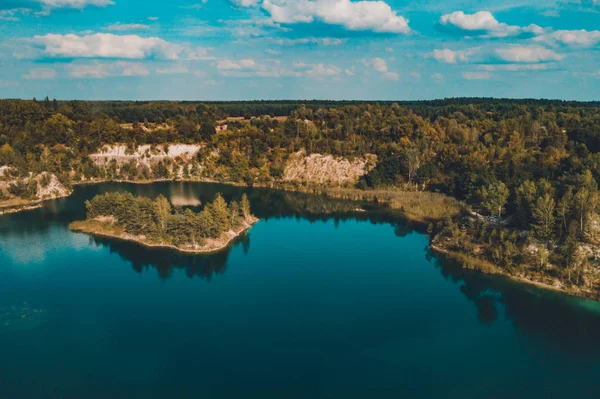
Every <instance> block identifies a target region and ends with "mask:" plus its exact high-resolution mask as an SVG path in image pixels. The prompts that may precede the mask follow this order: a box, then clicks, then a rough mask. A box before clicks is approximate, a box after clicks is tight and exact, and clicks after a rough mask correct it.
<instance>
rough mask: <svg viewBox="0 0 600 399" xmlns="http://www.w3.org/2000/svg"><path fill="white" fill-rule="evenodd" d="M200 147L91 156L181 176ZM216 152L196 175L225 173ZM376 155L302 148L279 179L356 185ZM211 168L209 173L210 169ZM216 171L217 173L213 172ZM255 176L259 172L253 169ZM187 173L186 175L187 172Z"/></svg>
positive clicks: (110, 149)
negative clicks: (163, 168)
mask: <svg viewBox="0 0 600 399" xmlns="http://www.w3.org/2000/svg"><path fill="white" fill-rule="evenodd" d="M201 149H202V147H201V146H200V145H192V144H170V145H168V146H167V149H166V150H165V147H163V146H160V145H159V146H155V147H151V146H149V145H143V146H139V147H138V148H137V150H135V151H131V150H128V149H127V147H126V146H125V145H113V146H104V147H103V149H102V150H101V151H100V152H98V153H95V154H92V155H90V158H91V159H92V160H93V161H94V162H95V163H96V165H98V166H100V167H107V166H109V165H110V164H111V163H113V164H114V163H116V164H117V166H118V167H121V166H123V165H125V164H130V163H133V164H134V165H135V166H136V167H137V168H140V167H141V168H144V167H146V168H148V169H149V170H150V171H153V170H154V169H155V167H156V165H157V164H158V163H159V162H160V161H167V160H169V161H175V160H177V162H176V163H172V162H168V164H169V166H168V168H169V170H170V173H171V177H173V178H182V177H184V170H185V168H187V171H188V172H189V171H191V170H192V168H191V164H192V161H193V160H194V159H195V158H196V156H197V154H198V152H199V151H200V150H201ZM217 159H218V154H217V153H213V155H212V156H210V157H208V158H207V159H204V160H203V162H199V163H198V164H197V169H196V170H197V173H199V175H196V176H197V177H201V178H207V179H212V178H213V174H220V175H221V176H225V177H226V176H227V175H228V174H229V170H228V168H225V167H222V166H220V167H219V166H217V165H216V162H217ZM376 163H377V157H376V156H375V155H369V156H367V157H363V158H352V159H348V158H343V157H335V156H332V155H321V154H311V155H307V154H306V152H304V151H299V152H296V153H294V154H292V155H291V156H290V157H289V159H288V160H287V162H286V163H285V165H284V173H283V176H281V177H280V181H283V182H287V183H301V184H327V185H332V186H344V185H348V184H355V183H356V182H357V181H358V180H359V179H360V177H362V176H363V175H365V174H366V173H368V172H369V171H370V170H371V169H373V168H374V167H375V165H376ZM211 171H212V172H211ZM216 171H218V172H216ZM253 173H254V174H255V175H256V174H257V173H258V171H253ZM186 176H187V175H186ZM226 180H227V179H226Z"/></svg>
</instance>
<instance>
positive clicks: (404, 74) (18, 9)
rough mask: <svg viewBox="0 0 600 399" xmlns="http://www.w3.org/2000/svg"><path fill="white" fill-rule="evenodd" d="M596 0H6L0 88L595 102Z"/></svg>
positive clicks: (112, 94) (150, 95) (160, 95)
mask: <svg viewBox="0 0 600 399" xmlns="http://www.w3.org/2000/svg"><path fill="white" fill-rule="evenodd" d="M598 29H600V0H560V1H554V0H538V1H521V0H498V1H489V0H484V1H478V2H474V1H464V0H445V1H444V0H435V1H434V0H420V1H419V0H404V1H401V0H385V1H354V0H171V1H167V2H165V1H163V0H0V97H1V98H32V97H37V98H42V97H44V96H46V95H47V96H49V97H51V98H58V99H133V100H152V99H167V100H243V99H313V98H318V99H367V100H370V99H381V100H409V99H432V98H443V97H464V96H482V97H516V98H523V97H527V98H560V99H574V100H598V99H600V98H599V96H598V93H600V30H598Z"/></svg>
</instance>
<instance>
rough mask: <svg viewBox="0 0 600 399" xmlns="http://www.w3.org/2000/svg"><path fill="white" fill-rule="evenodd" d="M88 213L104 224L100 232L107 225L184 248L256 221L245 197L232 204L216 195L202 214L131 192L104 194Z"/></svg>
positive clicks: (88, 205) (89, 204)
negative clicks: (136, 195) (135, 195)
mask: <svg viewBox="0 0 600 399" xmlns="http://www.w3.org/2000/svg"><path fill="white" fill-rule="evenodd" d="M86 210H87V220H88V221H100V222H101V223H100V224H99V226H103V227H102V228H101V229H100V230H99V231H98V232H99V233H103V232H106V228H105V227H104V226H106V224H108V225H112V226H111V228H115V227H116V228H117V229H122V230H123V232H124V233H126V234H128V235H131V236H134V237H144V239H143V241H144V242H146V243H160V244H168V245H173V246H176V247H181V248H185V247H188V246H191V247H202V246H203V245H205V241H206V240H207V239H211V238H212V239H219V238H221V237H222V235H223V234H224V233H226V232H228V231H230V230H238V229H239V228H240V227H243V224H244V223H247V222H249V221H252V220H253V218H254V217H253V216H252V213H251V210H250V202H249V201H248V197H247V196H246V195H245V194H244V195H243V196H242V198H241V201H240V202H237V201H231V202H230V203H227V202H225V200H224V199H223V196H222V195H221V194H217V196H216V197H215V199H214V200H213V201H212V202H209V203H206V204H204V205H203V207H202V210H201V211H200V212H194V211H192V210H191V209H190V208H186V209H185V210H183V209H181V207H173V205H172V204H171V203H170V202H169V200H167V199H166V198H165V197H164V196H162V195H161V196H158V197H157V198H156V199H154V200H153V199H150V198H147V197H134V196H133V195H132V194H131V193H105V194H103V195H97V196H95V197H94V198H93V199H92V200H91V201H87V202H86ZM76 223H77V222H76ZM76 226H77V224H75V227H76ZM92 233H93V232H92Z"/></svg>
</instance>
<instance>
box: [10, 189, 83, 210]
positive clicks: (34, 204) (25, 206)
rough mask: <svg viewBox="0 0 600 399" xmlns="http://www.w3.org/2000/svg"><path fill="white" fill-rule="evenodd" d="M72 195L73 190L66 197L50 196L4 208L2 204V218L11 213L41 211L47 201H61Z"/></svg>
mask: <svg viewBox="0 0 600 399" xmlns="http://www.w3.org/2000/svg"><path fill="white" fill-rule="evenodd" d="M71 194H73V190H71V191H69V192H68V193H67V194H64V195H58V196H50V197H47V198H41V199H36V200H22V201H24V202H23V203H20V204H15V205H6V206H2V204H1V203H0V216H3V215H9V214H11V213H19V212H24V211H31V210H34V209H39V208H41V207H43V206H44V202H46V201H52V200H55V199H60V198H67V197H70V196H71Z"/></svg>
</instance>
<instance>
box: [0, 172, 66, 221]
mask: <svg viewBox="0 0 600 399" xmlns="http://www.w3.org/2000/svg"><path fill="white" fill-rule="evenodd" d="M5 171H6V170H5ZM11 186H14V187H13V188H12V189H11ZM15 187H16V188H15ZM71 191H72V190H71V189H70V188H67V187H65V186H64V185H63V184H62V183H61V182H60V181H59V180H58V178H57V177H56V176H55V175H53V174H51V173H48V172H44V173H40V174H39V175H33V174H31V175H30V176H29V177H27V178H24V179H23V178H12V177H10V178H7V177H6V176H4V177H3V178H2V180H0V215H2V214H5V213H12V212H17V211H19V210H22V209H32V208H37V207H39V206H41V202H42V201H43V200H49V199H54V198H62V197H66V196H68V195H69V194H71Z"/></svg>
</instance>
